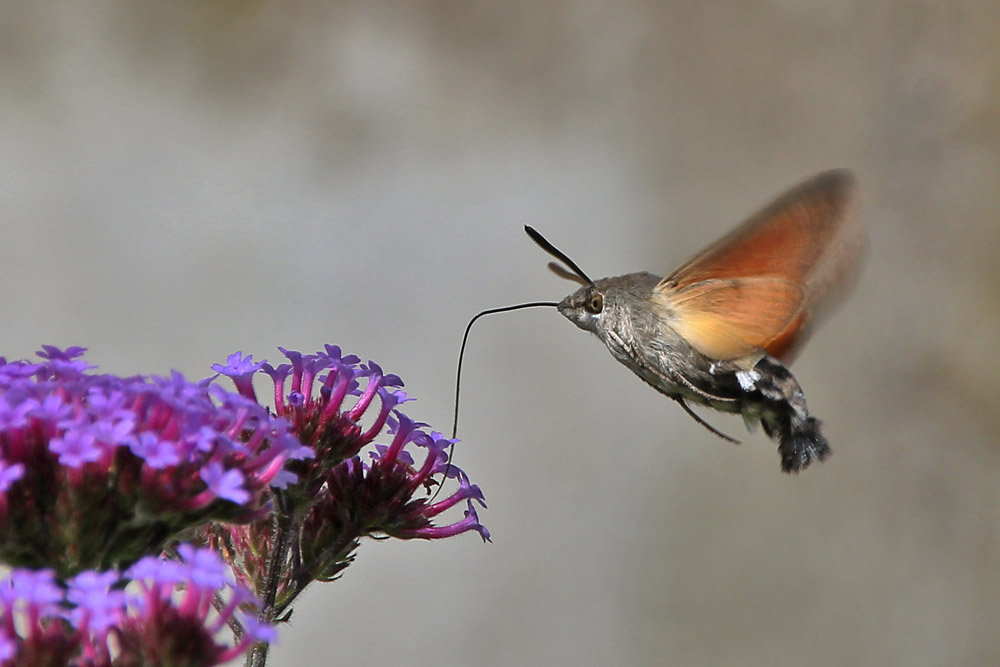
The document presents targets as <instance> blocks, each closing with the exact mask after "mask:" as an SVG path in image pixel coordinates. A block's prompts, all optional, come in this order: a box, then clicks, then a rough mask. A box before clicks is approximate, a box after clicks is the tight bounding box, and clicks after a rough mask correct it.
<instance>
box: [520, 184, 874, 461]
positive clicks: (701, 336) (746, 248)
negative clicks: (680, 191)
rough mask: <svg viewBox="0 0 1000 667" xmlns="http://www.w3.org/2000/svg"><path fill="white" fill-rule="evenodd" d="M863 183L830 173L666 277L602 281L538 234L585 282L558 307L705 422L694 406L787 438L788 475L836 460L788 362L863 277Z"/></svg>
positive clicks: (783, 441)
mask: <svg viewBox="0 0 1000 667" xmlns="http://www.w3.org/2000/svg"><path fill="white" fill-rule="evenodd" d="M855 190H856V188H855V184H854V178H853V176H852V175H851V173H850V172H848V171H845V170H836V171H829V172H825V173H822V174H819V175H818V176H815V177H814V178H812V179H810V180H808V181H806V182H804V183H802V184H801V185H799V186H797V187H795V188H793V189H792V190H790V191H789V192H787V193H786V194H784V195H782V196H781V197H779V198H778V199H777V200H775V201H774V202H773V203H772V204H770V205H769V206H767V207H765V208H764V209H763V210H761V211H760V212H758V213H757V214H756V215H754V216H752V217H751V218H750V219H749V220H747V221H746V222H744V223H743V224H741V225H740V226H738V227H736V229H734V230H733V231H731V232H730V233H729V234H727V235H726V236H724V237H722V238H721V239H719V240H718V241H716V242H715V243H713V244H711V245H709V246H708V247H707V248H705V249H704V250H702V251H701V252H699V253H698V254H696V255H695V256H694V257H692V258H691V259H689V260H688V261H686V262H684V263H683V264H681V266H680V267H679V268H677V269H675V270H674V271H673V272H671V273H669V274H667V275H666V276H665V277H660V276H657V275H654V274H652V273H645V272H641V273H629V274H626V275H623V276H616V277H613V278H601V279H600V280H591V279H590V278H589V277H588V276H587V274H585V273H584V272H583V271H582V270H580V268H579V267H578V266H577V265H576V264H575V263H574V262H573V261H572V260H571V259H570V258H569V257H568V256H566V255H565V254H564V253H562V252H561V251H559V250H558V249H557V248H556V247H555V246H553V245H552V244H551V243H549V242H548V241H547V240H545V238H544V237H542V236H541V234H539V233H538V232H537V231H535V230H534V229H532V228H531V227H527V226H526V227H525V231H526V232H527V233H528V235H529V236H530V237H531V238H532V240H534V241H535V242H536V243H537V244H538V245H539V246H541V247H542V248H543V249H544V250H545V251H546V252H548V253H549V254H551V255H552V256H554V257H555V258H556V259H558V260H560V261H561V262H562V263H563V264H558V263H555V262H551V263H550V264H549V267H550V268H551V269H552V270H553V271H554V272H555V273H556V274H558V275H559V276H561V277H563V278H568V279H570V280H573V281H575V282H578V283H580V284H581V285H582V287H581V288H580V289H578V290H577V291H576V292H574V293H572V294H570V295H569V296H567V297H566V298H565V299H563V300H562V301H561V302H559V304H558V305H557V308H558V310H559V312H560V313H562V314H563V315H564V316H565V317H566V318H567V319H569V320H570V321H571V322H573V323H574V324H576V325H577V326H578V327H580V328H581V329H584V330H586V331H590V332H592V333H594V334H595V335H597V337H598V338H600V339H601V340H602V341H603V342H604V344H605V345H606V346H607V348H608V350H610V351H611V354H612V355H613V356H614V357H615V359H617V360H618V361H620V362H621V363H622V364H624V365H625V366H627V367H628V368H629V369H631V370H632V372H634V373H635V374H636V375H638V376H639V377H640V378H642V379H643V380H645V381H646V382H647V383H648V384H649V385H651V386H652V387H653V388H654V389H656V390H657V391H659V392H661V393H663V394H665V395H667V396H668V397H669V398H671V399H673V400H674V401H676V402H677V403H679V404H680V405H681V407H682V408H684V410H685V411H686V412H687V413H688V414H689V415H691V416H692V417H693V418H694V419H695V420H696V421H698V422H699V423H700V424H702V425H703V426H705V427H706V428H708V429H709V430H711V431H712V432H713V433H715V434H716V435H719V436H721V437H723V438H726V439H728V440H733V439H732V438H729V437H728V436H726V435H724V434H723V433H721V432H719V431H717V430H716V429H714V428H713V427H712V426H710V425H709V424H708V423H707V422H705V421H704V420H703V419H702V418H701V417H699V416H698V415H697V414H696V413H695V412H694V411H693V410H692V409H691V407H690V404H698V405H705V406H708V407H710V408H714V409H716V410H720V411H723V412H730V413H738V414H740V415H742V416H743V419H744V421H745V422H746V424H747V427H748V428H750V429H752V428H753V427H755V426H756V424H757V423H760V424H761V425H762V426H763V429H764V432H765V433H766V434H767V435H768V436H769V437H770V438H772V439H773V440H775V441H777V443H778V452H779V454H780V456H781V469H782V470H783V471H784V472H798V471H800V470H804V469H805V468H807V467H808V466H809V465H810V464H811V463H812V462H813V461H822V460H824V459H825V458H827V457H828V456H829V455H830V451H831V450H830V446H829V444H828V443H827V441H826V438H825V437H824V436H823V434H822V432H821V431H820V421H819V420H818V419H816V418H815V417H813V416H811V415H810V414H809V411H808V409H807V407H806V400H805V396H804V395H803V393H802V389H801V388H800V387H799V383H798V382H797V381H796V379H795V377H794V376H793V375H792V374H791V372H790V371H789V370H788V368H787V366H786V364H788V363H789V362H790V361H791V360H792V358H793V356H794V354H795V352H796V351H797V350H798V348H799V346H801V344H802V343H803V342H804V341H805V339H806V337H807V335H808V333H809V330H810V328H811V327H810V325H811V324H813V323H814V322H815V319H816V317H817V315H818V314H819V313H820V312H821V311H822V310H824V309H825V308H826V307H828V306H829V305H830V304H831V302H832V301H834V300H835V297H836V296H837V295H838V294H839V293H842V292H843V287H844V286H846V285H847V284H848V283H849V282H851V280H852V278H853V277H854V276H855V275H856V273H857V269H858V267H859V265H860V259H861V256H862V254H863V250H864V248H865V246H866V244H867V238H866V235H865V232H864V230H863V228H862V226H861V225H860V223H859V222H858V221H857V218H856V216H854V215H853V213H854V211H853V209H854V204H855V199H856V194H855Z"/></svg>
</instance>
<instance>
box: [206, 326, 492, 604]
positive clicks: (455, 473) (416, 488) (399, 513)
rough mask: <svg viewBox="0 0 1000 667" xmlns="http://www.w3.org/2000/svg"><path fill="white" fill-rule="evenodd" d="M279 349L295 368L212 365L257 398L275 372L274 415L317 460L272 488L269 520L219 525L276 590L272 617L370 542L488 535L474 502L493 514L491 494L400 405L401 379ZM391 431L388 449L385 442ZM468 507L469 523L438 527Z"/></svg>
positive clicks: (217, 538)
mask: <svg viewBox="0 0 1000 667" xmlns="http://www.w3.org/2000/svg"><path fill="white" fill-rule="evenodd" d="M279 349H281V348H279ZM281 351H282V353H284V355H285V357H286V358H287V359H288V363H283V364H280V365H278V366H272V365H271V364H268V363H266V362H259V363H254V362H253V359H252V357H251V356H247V357H244V356H243V355H242V354H241V353H236V354H233V355H232V356H230V357H229V359H228V360H227V363H226V364H225V365H222V364H217V365H215V366H213V370H215V371H217V372H218V373H220V374H222V375H226V376H228V377H230V378H231V379H232V380H233V382H234V383H235V385H236V388H237V391H239V393H240V394H241V395H243V396H244V397H246V398H247V399H251V400H254V401H256V400H257V395H256V392H255V389H254V386H253V378H254V377H259V376H260V375H261V374H263V375H266V376H267V377H268V378H269V380H270V382H271V384H273V401H274V411H275V413H276V414H277V415H278V416H279V417H282V418H284V419H286V420H287V421H288V422H289V423H290V424H291V430H292V432H293V433H295V434H296V435H297V436H298V438H299V439H300V440H301V441H302V442H303V443H304V444H306V445H308V446H310V447H312V448H313V450H314V451H315V453H316V456H315V457H314V458H312V459H309V460H299V461H293V462H290V464H289V466H288V468H289V470H291V471H293V472H294V473H295V474H296V475H297V477H298V481H297V482H296V483H294V484H289V485H288V486H286V487H285V488H283V489H281V490H280V491H276V492H275V498H276V501H275V506H276V509H277V511H276V512H275V514H274V515H273V516H272V517H271V520H269V521H268V520H265V521H258V522H254V523H251V524H248V525H245V526H225V527H219V526H217V527H215V528H214V529H213V530H212V531H210V534H209V535H208V536H207V539H208V540H209V541H210V543H212V544H213V545H215V546H216V547H217V548H218V549H219V550H220V551H221V552H222V553H227V554H232V556H233V557H232V564H233V566H234V570H235V571H236V573H237V576H238V577H240V578H242V580H243V581H245V582H246V583H247V585H248V587H249V588H250V589H251V590H254V591H257V592H258V594H260V595H261V596H262V597H265V591H266V590H268V589H269V588H276V592H274V593H273V614H274V615H273V616H271V618H280V616H281V614H282V613H283V612H284V610H285V609H287V607H288V605H289V604H290V603H291V601H292V600H293V599H294V598H295V596H296V595H297V594H298V593H299V592H301V590H302V589H303V588H304V587H305V586H306V585H307V584H308V583H309V582H310V581H313V580H330V579H333V578H335V577H336V576H337V575H339V573H340V572H341V571H342V570H343V569H344V568H345V567H347V565H348V564H349V563H350V562H351V559H352V558H353V552H354V550H355V549H356V548H357V546H358V544H359V543H360V539H361V538H363V537H366V536H375V537H378V536H390V537H396V538H402V539H412V538H423V539H437V538H443V537H449V536H452V535H457V534H459V533H463V532H467V531H475V532H477V533H479V535H480V536H481V537H482V538H483V540H488V539H489V531H487V530H486V527H485V526H483V525H482V524H481V523H480V522H479V517H478V515H477V513H476V504H479V505H481V506H484V507H485V503H484V502H483V494H482V492H481V491H480V489H479V487H478V486H476V485H475V484H472V483H471V482H470V481H469V477H468V475H466V473H465V472H464V471H462V470H461V469H460V468H458V467H457V466H455V465H453V464H451V463H450V462H449V457H448V448H449V447H450V446H451V445H452V444H453V442H454V441H452V440H450V439H448V438H446V437H444V436H443V435H441V434H440V433H437V432H435V431H429V430H427V428H426V427H427V425H426V424H423V423H420V422H416V421H414V420H412V419H410V418H409V417H407V416H406V415H405V414H403V413H402V412H401V411H400V410H399V408H398V406H400V405H401V404H402V403H404V402H407V401H409V400H411V399H409V397H407V395H406V394H405V393H404V392H403V391H402V390H401V389H400V388H401V387H402V386H403V382H402V381H401V380H400V379H399V377H397V376H396V375H392V374H388V373H385V372H384V371H383V370H382V369H381V368H380V367H379V366H378V364H376V363H374V362H371V361H369V362H368V363H366V364H362V363H360V359H359V358H358V357H356V356H353V355H348V356H345V355H343V354H342V352H341V350H340V348H339V347H337V346H334V345H327V346H326V347H325V349H324V350H323V351H321V352H317V353H316V354H302V353H299V352H295V351H291V350H285V349H281ZM383 434H386V435H387V436H388V439H387V441H386V443H385V444H382V443H376V442H375V440H376V439H379V438H381V437H382V436H383ZM449 479H450V480H453V481H454V482H455V483H457V488H454V489H452V490H450V491H448V492H447V493H446V494H444V497H443V498H442V499H441V500H438V501H437V502H434V497H433V496H432V493H431V492H432V491H433V490H435V489H439V488H440V487H439V485H440V484H442V483H444V482H445V481H446V480H449ZM461 503H464V506H465V508H464V515H463V517H462V518H461V519H459V520H457V521H453V522H452V523H444V524H441V525H438V524H436V523H435V521H436V520H439V519H440V517H441V516H442V514H443V513H444V512H445V511H446V510H448V509H450V508H452V507H455V506H456V505H459V504H461ZM277 571H280V572H281V573H282V575H281V576H280V577H276V572H277ZM269 581H270V582H274V583H276V586H271V585H269V584H268V582H269ZM265 603H268V604H270V603H272V600H268V599H267V598H266V597H265Z"/></svg>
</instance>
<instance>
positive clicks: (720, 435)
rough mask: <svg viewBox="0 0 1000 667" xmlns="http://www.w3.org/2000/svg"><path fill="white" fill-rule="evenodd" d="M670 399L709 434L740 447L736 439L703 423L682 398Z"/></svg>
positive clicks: (740, 443)
mask: <svg viewBox="0 0 1000 667" xmlns="http://www.w3.org/2000/svg"><path fill="white" fill-rule="evenodd" d="M670 398H672V399H674V400H675V401H677V402H678V403H679V404H680V406H681V407H682V408H684V412H686V413H688V414H689V415H691V418H692V419H694V420H695V421H696V422H698V423H699V424H701V425H702V426H704V427H705V428H707V429H708V430H709V431H710V432H711V433H714V434H715V435H717V436H719V437H720V438H722V439H723V440H726V441H728V442H731V443H733V444H734V445H742V444H743V443H742V442H740V441H739V440H737V439H736V438H734V437H732V436H728V435H726V434H725V433H723V432H722V431H720V430H719V429H717V428H715V427H714V426H712V425H711V424H709V423H708V422H707V421H705V420H704V419H702V418H701V417H699V416H698V413H697V412H695V411H694V410H692V409H691V406H689V405H688V404H687V402H686V401H685V400H684V399H683V398H679V397H677V396H671V397H670Z"/></svg>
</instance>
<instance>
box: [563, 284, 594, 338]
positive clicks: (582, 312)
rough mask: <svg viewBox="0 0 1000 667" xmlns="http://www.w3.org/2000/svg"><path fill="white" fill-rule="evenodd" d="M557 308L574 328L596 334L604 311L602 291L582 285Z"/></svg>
mask: <svg viewBox="0 0 1000 667" xmlns="http://www.w3.org/2000/svg"><path fill="white" fill-rule="evenodd" d="M557 308H558V309H559V312H560V313H562V314H563V316H564V317H565V318H566V319H568V320H569V321H570V322H572V323H573V324H575V325H576V326H578V327H580V328H581V329H586V330H587V331H593V332H594V333H597V327H598V324H599V323H600V322H601V319H602V317H603V316H604V310H605V297H604V290H602V289H600V288H598V287H597V285H584V286H583V287H581V288H580V289H578V290H577V291H575V292H573V293H572V294H570V295H569V296H568V297H566V298H565V299H563V300H562V301H560V302H559V305H558V306H557Z"/></svg>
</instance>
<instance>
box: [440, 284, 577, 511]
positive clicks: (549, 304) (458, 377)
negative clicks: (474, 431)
mask: <svg viewBox="0 0 1000 667" xmlns="http://www.w3.org/2000/svg"><path fill="white" fill-rule="evenodd" d="M558 305H559V304H558V303H556V302H555V301H530V302H528V303H519V304H516V305H513V306H503V307H501V308H490V309H488V310H484V311H482V312H479V313H476V315H475V317H473V318H472V319H471V320H469V323H468V324H467V325H465V334H463V335H462V347H461V348H460V349H459V351H458V370H457V371H456V372H455V418H454V420H453V421H452V422H451V439H452V440H455V439H456V438H457V437H458V399H459V397H460V396H461V393H462V362H463V361H464V360H465V346H466V344H467V343H468V342H469V332H470V331H472V325H473V324H475V323H476V320H478V319H479V318H480V317H483V316H484V315H495V314H497V313H509V312H510V311H512V310H523V309H525V308H555V307H556V306H558ZM454 458H455V443H454V442H452V443H451V445H450V446H449V447H448V463H447V465H446V466H445V469H444V475H443V477H442V479H441V484H440V485H438V488H437V490H436V491H435V492H434V495H433V496H431V498H430V500H428V501H427V502H428V503H431V502H434V499H435V498H437V496H438V494H439V493H441V489H442V488H444V480H446V479H447V478H448V473H450V472H451V464H452V460H453V459H454Z"/></svg>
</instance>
